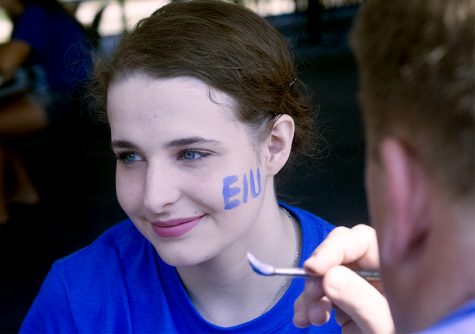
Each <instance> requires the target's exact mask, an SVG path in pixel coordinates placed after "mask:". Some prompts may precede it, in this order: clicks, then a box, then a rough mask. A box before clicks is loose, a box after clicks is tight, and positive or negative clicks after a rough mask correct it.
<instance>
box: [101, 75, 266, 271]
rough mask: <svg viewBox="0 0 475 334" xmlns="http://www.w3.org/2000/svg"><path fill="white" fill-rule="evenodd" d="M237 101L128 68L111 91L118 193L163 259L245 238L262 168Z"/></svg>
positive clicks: (196, 257)
mask: <svg viewBox="0 0 475 334" xmlns="http://www.w3.org/2000/svg"><path fill="white" fill-rule="evenodd" d="M234 105H235V102H234V100H233V99H232V98H231V97H229V96H228V95H226V94H224V93H221V92H218V91H216V90H210V88H209V87H208V86H207V85H206V84H204V83H203V82H201V81H199V80H197V79H193V78H189V77H178V78H173V79H153V78H150V77H148V76H146V75H140V74H134V75H131V76H128V77H126V78H125V79H121V80H120V81H118V82H115V83H114V84H113V85H112V86H111V87H110V89H109V95H108V117H109V122H110V127H111V135H112V148H113V150H114V153H115V154H116V156H117V157H118V160H117V170H116V173H117V174H116V187H117V196H118V200H119V203H120V205H121V206H122V208H123V209H124V211H125V212H126V213H127V215H128V216H129V217H130V218H131V220H132V221H133V222H134V224H135V225H136V226H137V228H138V229H139V230H140V232H141V233H142V234H143V235H144V236H145V237H146V238H147V239H148V240H149V241H150V242H151V243H152V244H153V246H154V247H155V249H156V250H157V251H158V252H159V254H160V256H161V257H162V258H163V259H164V260H165V261H166V262H168V263H169V264H171V265H175V266H179V265H192V264H197V263H201V262H203V261H206V260H209V259H211V258H213V257H215V256H216V255H218V254H220V253H222V252H223V251H225V250H226V249H228V246H231V245H234V246H236V245H239V244H240V243H241V244H243V243H246V242H248V236H249V234H250V233H251V232H250V230H251V227H252V225H253V222H254V220H255V219H256V217H257V216H258V215H259V213H260V212H259V210H260V208H261V207H262V203H263V200H264V197H265V195H264V194H265V192H266V182H265V180H266V175H264V172H263V170H262V168H261V167H260V166H261V162H260V161H259V156H260V154H259V153H258V150H259V147H261V146H260V145H259V144H258V143H253V141H252V139H251V138H250V137H249V132H248V130H247V129H246V128H245V126H244V124H243V123H242V122H240V121H238V120H237V119H236V117H235V115H234V111H233V108H234Z"/></svg>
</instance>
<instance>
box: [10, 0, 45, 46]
mask: <svg viewBox="0 0 475 334" xmlns="http://www.w3.org/2000/svg"><path fill="white" fill-rule="evenodd" d="M47 19H48V18H47V15H46V12H45V11H44V10H43V9H42V8H41V7H39V6H27V7H26V8H25V10H24V12H23V13H22V15H21V16H20V18H19V19H18V21H17V23H16V25H15V29H14V31H13V34H12V39H14V40H21V41H23V42H25V43H27V44H28V45H30V46H31V48H32V49H34V50H41V49H42V48H44V47H45V46H46V45H48V43H46V42H45V39H47V38H48V36H49V35H50V34H48V31H47V27H48V24H47Z"/></svg>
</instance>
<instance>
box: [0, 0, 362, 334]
mask: <svg viewBox="0 0 475 334" xmlns="http://www.w3.org/2000/svg"><path fill="white" fill-rule="evenodd" d="M309 1H310V2H309ZM61 2H62V4H63V5H64V6H65V7H66V8H67V10H68V11H69V12H70V13H71V14H72V15H74V16H75V17H76V18H77V20H78V21H79V22H80V23H81V24H82V25H83V26H84V27H85V28H86V29H87V31H88V32H89V35H90V38H91V40H92V41H93V42H94V46H95V47H94V53H95V56H101V57H107V55H108V54H109V53H110V52H111V51H112V50H113V49H114V45H115V43H117V41H118V40H119V39H120V37H121V34H122V33H123V32H124V31H126V30H128V29H130V28H131V27H133V26H134V24H135V23H136V22H137V21H138V20H139V19H140V18H142V17H145V16H147V15H149V14H151V13H152V12H153V11H155V10H156V9H157V8H159V7H160V6H162V5H164V4H166V3H167V2H168V1H160V0H123V1H113V0H82V1H81V0H63V1H61ZM238 2H240V3H242V4H244V5H246V6H248V7H249V8H251V9H252V10H254V11H256V12H257V13H258V14H260V15H262V16H263V17H265V18H266V19H268V20H269V22H271V23H272V24H273V25H274V26H275V27H276V28H277V29H278V30H279V31H280V32H281V33H282V34H283V35H284V37H285V38H286V40H287V41H288V43H289V46H290V47H291V48H292V49H293V51H294V54H295V62H296V65H297V68H298V70H299V72H300V79H301V80H302V81H303V82H304V83H305V84H306V85H307V86H308V88H309V92H310V93H311V96H312V103H313V106H314V108H315V110H316V114H317V124H318V125H319V127H320V131H321V133H320V135H321V136H322V141H321V145H320V150H321V154H320V156H319V158H318V159H317V160H316V161H313V162H309V163H307V164H305V165H302V166H299V167H297V168H294V169H292V170H289V171H288V173H286V175H285V178H284V179H283V180H281V181H279V184H278V192H279V195H280V198H281V199H282V200H285V201H287V202H289V203H291V204H296V205H298V206H300V207H302V208H304V209H307V210H309V211H311V212H314V213H316V214H317V215H319V216H321V217H322V218H324V219H326V220H328V221H330V222H332V223H333V224H335V225H345V226H353V225H355V224H357V223H366V222H367V221H368V217H367V211H366V199H365V195H364V181H363V164H364V138H363V129H362V126H361V121H360V114H359V108H358V105H357V98H356V91H357V84H358V79H357V72H356V68H355V62H354V59H353V55H352V53H351V50H350V48H349V42H348V33H349V30H350V27H351V24H352V20H353V18H354V16H355V14H356V13H357V11H358V8H359V4H360V1H357V0H346V1H345V0H326V1H323V0H321V1H318V0H248V1H245V0H242V1H238ZM11 29H12V23H11V22H10V21H9V20H8V18H7V16H6V15H5V13H4V12H2V11H0V43H3V42H6V41H7V40H8V39H9V37H10V33H11ZM1 89H2V87H1V86H0V93H1ZM88 109H89V110H86V111H85V110H82V109H81V110H80V111H78V112H75V113H72V114H71V115H69V116H68V117H67V118H65V119H64V120H62V124H60V125H59V126H58V125H57V126H55V127H51V128H48V129H47V130H45V131H42V132H40V133H38V134H35V135H33V136H30V137H28V138H25V139H22V140H21V142H20V143H18V145H19V147H20V149H21V152H22V154H23V156H24V157H25V159H26V161H27V165H28V169H29V170H30V172H31V174H32V176H33V179H34V182H35V184H36V185H37V186H38V189H39V192H40V196H41V201H40V203H39V204H38V205H34V206H32V205H20V204H12V205H11V207H10V211H11V219H10V221H9V222H8V223H7V224H2V225H0V273H1V274H0V333H9V332H17V331H18V328H19V326H20V324H21V321H22V319H23V317H24V315H25V313H26V312H27V310H28V308H29V306H30V305H31V303H32V301H33V299H34V297H35V295H36V293H37V292H38V289H39V287H40V285H41V282H42V280H43V278H44V277H45V275H46V273H47V272H48V270H49V268H50V266H51V264H52V262H53V261H54V260H55V259H57V258H60V257H63V256H65V255H67V254H69V253H71V252H73V251H74V250H77V249H78V248H80V247H83V246H86V245H87V244H89V243H90V242H92V241H93V240H94V239H96V238H97V236H99V234H101V233H102V232H103V231H104V230H105V229H107V228H108V227H110V226H111V225H113V224H115V223H117V222H118V221H119V220H121V219H124V218H125V215H124V213H123V212H122V211H121V209H120V207H119V206H118V204H117V201H116V197H115V190H114V169H115V160H114V158H113V156H112V153H111V151H110V148H109V144H110V142H109V131H108V128H107V126H105V125H104V124H101V123H100V122H99V121H97V120H96V119H95V118H94V110H90V109H91V108H88ZM7 181H8V180H7Z"/></svg>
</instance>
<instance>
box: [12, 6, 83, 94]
mask: <svg viewBox="0 0 475 334" xmlns="http://www.w3.org/2000/svg"><path fill="white" fill-rule="evenodd" d="M12 40H21V41H23V42H25V43H27V44H28V45H30V47H31V48H32V54H31V57H30V62H31V64H32V65H39V66H41V67H42V68H43V70H44V71H45V72H46V77H47V81H48V86H49V89H50V90H51V91H53V92H70V91H72V90H73V89H74V88H76V87H77V86H78V85H83V84H85V83H86V81H87V79H88V78H89V75H90V74H91V70H92V58H91V49H90V43H89V41H88V38H87V36H86V33H85V32H84V30H83V29H82V27H81V26H80V24H79V23H78V22H76V21H75V20H74V19H73V18H72V17H70V16H69V15H68V14H67V13H65V12H63V11H60V10H52V9H48V8H46V7H42V6H38V5H28V6H26V7H25V9H24V11H23V13H22V14H21V15H20V17H19V18H18V19H17V20H16V22H15V25H14V30H13V32H12Z"/></svg>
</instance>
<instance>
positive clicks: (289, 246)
mask: <svg viewBox="0 0 475 334" xmlns="http://www.w3.org/2000/svg"><path fill="white" fill-rule="evenodd" d="M96 74H97V77H98V81H99V83H100V85H99V87H98V91H99V92H102V93H103V94H104V102H105V107H106V108H105V109H106V110H107V118H108V121H109V124H110V128H111V137H112V149H113V151H114V153H115V154H116V156H117V170H116V180H117V182H116V187H117V195H118V199H119V202H120V204H121V206H122V208H123V209H124V211H125V212H126V213H127V215H128V216H129V218H130V220H127V221H125V222H122V223H121V224H119V225H117V226H115V227H113V228H112V229H110V230H109V231H107V232H106V233H105V234H104V235H103V236H101V237H100V238H99V239H98V240H97V241H96V242H94V243H93V244H92V245H91V246H89V247H87V248H85V249H83V250H81V251H79V252H77V253H75V254H73V255H71V256H69V257H67V258H65V259H62V260H60V261H58V262H57V263H55V264H54V266H53V268H52V270H51V272H50V273H49V275H48V277H47V278H46V280H45V282H44V285H43V287H42V289H41V291H40V293H39V295H38V297H37V299H36V301H35V303H34V304H33V306H32V308H31V310H30V312H29V314H28V316H27V318H26V319H25V321H24V323H23V327H22V330H21V331H22V332H23V333H26V332H91V333H92V332H94V333H98V332H102V333H104V332H120V333H125V332H138V333H145V332H150V333H151V332H155V333H158V332H162V333H173V332H182V333H213V332H215V333H219V332H227V333H228V332H236V333H238V332H239V333H242V332H249V333H250V332H253V333H254V332H256V333H262V332H279V333H281V332H294V331H295V332H297V331H306V332H315V333H335V332H339V327H338V326H337V325H336V323H335V321H334V320H331V321H330V322H329V323H328V324H327V325H325V326H322V327H313V328H309V329H298V328H296V327H294V325H293V324H292V318H293V303H294V301H295V299H296V297H297V296H298V295H299V293H301V291H302V289H303V283H304V282H303V281H302V280H294V281H292V280H289V279H287V278H281V277H262V276H258V275H256V274H255V273H254V272H253V271H252V270H251V268H250V266H249V264H248V262H247V260H246V253H247V252H251V253H253V254H254V255H256V256H257V257H258V258H260V259H262V260H265V261H269V262H271V263H273V264H275V265H279V266H297V265H301V261H303V259H306V258H307V257H309V256H310V254H311V252H312V251H313V249H314V248H315V247H316V246H317V245H318V244H319V243H320V242H321V241H322V240H323V239H324V238H325V236H326V235H327V234H328V233H329V231H330V230H331V229H332V226H331V225H330V224H328V223H326V222H324V221H322V220H321V219H319V218H318V217H316V216H314V215H313V214H311V213H309V212H305V211H303V210H300V209H298V208H295V207H291V206H288V205H286V204H284V203H279V202H278V201H277V199H276V192H275V188H274V176H275V175H276V174H277V173H278V172H279V171H280V170H281V169H282V168H283V167H284V165H285V164H286V163H287V160H288V159H289V156H290V155H293V154H294V153H298V152H299V151H303V152H304V153H305V152H306V153H308V152H309V151H310V150H311V149H309V148H308V147H311V145H312V143H311V142H309V141H308V139H309V138H311V137H312V134H313V133H314V132H313V131H314V130H313V127H312V123H313V122H312V115H311V113H310V110H309V108H308V106H307V104H306V102H305V99H304V98H303V97H302V95H301V94H300V93H299V92H298V90H297V80H296V76H295V75H296V74H295V70H294V65H293V60H292V57H291V55H290V53H289V51H288V49H287V46H286V44H285V42H284V41H283V39H282V37H281V36H280V35H279V34H278V33H277V32H276V30H275V29H274V28H272V27H271V26H270V25H269V24H268V23H267V22H266V21H265V20H264V19H262V18H260V17H259V16H258V15H256V14H255V13H253V12H251V11H249V10H247V9H245V8H243V7H240V6H237V5H233V4H229V3H224V2H219V1H201V0H200V1H191V2H173V3H171V4H169V5H166V6H164V7H162V8H161V9H159V10H158V11H157V12H155V13H154V14H153V15H152V16H150V17H149V18H147V19H144V20H143V21H141V22H140V23H139V24H138V25H137V27H136V28H135V29H134V30H133V31H132V32H131V33H129V34H128V35H126V36H125V37H124V38H123V40H122V41H121V42H120V44H119V45H118V47H117V49H116V52H115V54H114V55H113V57H112V59H110V60H109V61H108V62H107V63H102V64H99V66H98V67H97V71H96ZM307 150H308V151H307Z"/></svg>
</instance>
